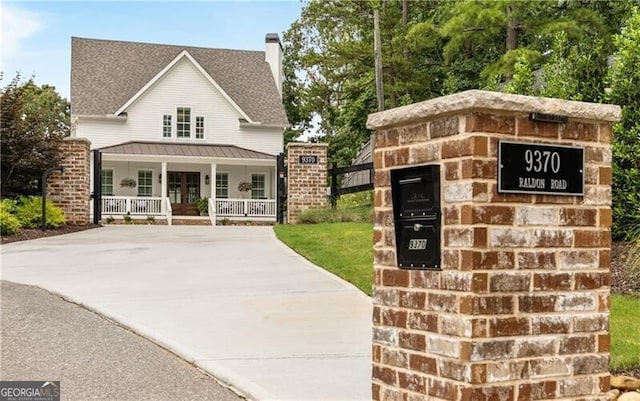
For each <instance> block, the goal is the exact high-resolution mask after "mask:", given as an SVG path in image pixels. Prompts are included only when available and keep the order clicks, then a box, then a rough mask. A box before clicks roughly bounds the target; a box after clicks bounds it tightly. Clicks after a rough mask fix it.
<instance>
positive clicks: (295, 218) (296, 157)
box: [287, 142, 327, 224]
mask: <svg viewBox="0 0 640 401" xmlns="http://www.w3.org/2000/svg"><path fill="white" fill-rule="evenodd" d="M287 154H288V156H287V222H288V223H292V224H297V223H300V213H301V212H302V211H304V210H306V209H314V208H323V207H326V206H327V144H324V143H296V142H292V143H289V144H288V145H287ZM301 156H315V157H316V158H317V159H316V160H317V163H314V164H301V163H300V157H301Z"/></svg>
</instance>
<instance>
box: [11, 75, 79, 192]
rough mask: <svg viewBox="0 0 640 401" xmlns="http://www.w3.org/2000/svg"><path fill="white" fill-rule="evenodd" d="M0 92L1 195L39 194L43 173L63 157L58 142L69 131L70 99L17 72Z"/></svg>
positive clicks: (51, 87) (48, 86)
mask: <svg viewBox="0 0 640 401" xmlns="http://www.w3.org/2000/svg"><path fill="white" fill-rule="evenodd" d="M1 78H2V76H1V75H0V79H1ZM0 95H1V98H0V114H1V115H2V119H0V141H1V142H0V146H1V149H0V151H1V156H0V157H1V158H2V164H1V166H0V170H1V174H0V195H1V196H2V197H14V196H17V195H29V194H35V193H38V192H39V191H40V188H39V182H38V180H39V179H40V178H41V176H42V173H43V172H44V171H45V170H46V169H47V168H49V167H55V166H57V165H59V163H60V161H61V159H62V156H63V155H62V154H61V152H60V143H61V141H62V139H63V138H64V137H65V136H68V135H69V132H70V117H69V111H70V105H69V102H68V101H67V100H66V99H64V98H62V97H61V96H60V95H59V94H58V93H57V92H56V90H55V88H54V87H53V86H50V85H46V84H45V85H42V86H38V85H36V84H35V83H34V81H33V77H32V78H30V79H28V80H23V79H22V77H21V76H20V74H16V76H15V77H14V78H13V79H12V80H11V82H9V83H8V84H7V85H6V86H4V87H3V88H2V92H1V93H0Z"/></svg>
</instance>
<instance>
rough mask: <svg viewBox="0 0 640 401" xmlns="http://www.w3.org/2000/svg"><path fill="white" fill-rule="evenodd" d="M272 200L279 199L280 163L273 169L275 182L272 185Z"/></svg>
mask: <svg viewBox="0 0 640 401" xmlns="http://www.w3.org/2000/svg"><path fill="white" fill-rule="evenodd" d="M271 198H272V199H278V162H276V165H275V166H274V167H273V182H272V183H271Z"/></svg>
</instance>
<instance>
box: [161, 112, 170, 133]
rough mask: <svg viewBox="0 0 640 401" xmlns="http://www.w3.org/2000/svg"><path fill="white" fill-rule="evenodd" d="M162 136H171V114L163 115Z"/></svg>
mask: <svg viewBox="0 0 640 401" xmlns="http://www.w3.org/2000/svg"><path fill="white" fill-rule="evenodd" d="M162 137H163V138H171V114H165V115H164V116H162Z"/></svg>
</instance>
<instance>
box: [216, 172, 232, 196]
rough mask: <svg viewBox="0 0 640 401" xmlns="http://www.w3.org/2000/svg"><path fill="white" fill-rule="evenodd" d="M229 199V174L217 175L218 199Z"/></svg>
mask: <svg viewBox="0 0 640 401" xmlns="http://www.w3.org/2000/svg"><path fill="white" fill-rule="evenodd" d="M228 197H229V174H227V173H216V198H228Z"/></svg>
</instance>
